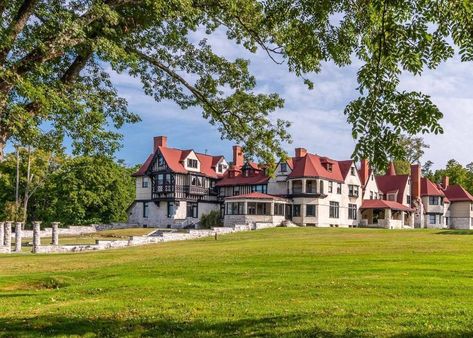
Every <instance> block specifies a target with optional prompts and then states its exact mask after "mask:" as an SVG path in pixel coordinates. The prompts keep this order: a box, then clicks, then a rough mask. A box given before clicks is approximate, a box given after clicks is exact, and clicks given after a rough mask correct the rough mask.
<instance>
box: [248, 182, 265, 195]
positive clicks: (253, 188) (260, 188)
mask: <svg viewBox="0 0 473 338" xmlns="http://www.w3.org/2000/svg"><path fill="white" fill-rule="evenodd" d="M267 191H268V187H267V185H265V184H258V185H253V186H251V192H260V193H263V194H266V193H267Z"/></svg>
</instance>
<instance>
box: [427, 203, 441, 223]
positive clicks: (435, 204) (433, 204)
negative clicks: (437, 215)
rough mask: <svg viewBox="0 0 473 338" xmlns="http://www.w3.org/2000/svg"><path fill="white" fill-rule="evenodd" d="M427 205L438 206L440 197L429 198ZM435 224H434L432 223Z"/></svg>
mask: <svg viewBox="0 0 473 338" xmlns="http://www.w3.org/2000/svg"><path fill="white" fill-rule="evenodd" d="M429 204H430V205H439V204H440V197H438V196H429ZM433 224H435V223H433Z"/></svg>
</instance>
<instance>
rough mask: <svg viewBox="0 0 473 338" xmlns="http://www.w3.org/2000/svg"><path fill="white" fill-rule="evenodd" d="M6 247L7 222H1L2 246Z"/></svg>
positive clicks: (0, 238)
mask: <svg viewBox="0 0 473 338" xmlns="http://www.w3.org/2000/svg"><path fill="white" fill-rule="evenodd" d="M4 245H5V222H0V246H4Z"/></svg>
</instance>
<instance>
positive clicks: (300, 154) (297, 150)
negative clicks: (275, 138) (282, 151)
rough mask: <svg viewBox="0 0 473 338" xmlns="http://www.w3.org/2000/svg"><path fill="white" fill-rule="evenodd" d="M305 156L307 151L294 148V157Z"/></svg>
mask: <svg viewBox="0 0 473 338" xmlns="http://www.w3.org/2000/svg"><path fill="white" fill-rule="evenodd" d="M306 154H307V149H305V148H296V157H304V156H305V155H306Z"/></svg>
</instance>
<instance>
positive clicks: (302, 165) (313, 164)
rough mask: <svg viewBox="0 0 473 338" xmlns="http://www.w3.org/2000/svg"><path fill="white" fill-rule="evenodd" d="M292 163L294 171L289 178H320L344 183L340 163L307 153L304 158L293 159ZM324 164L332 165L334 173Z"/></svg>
mask: <svg viewBox="0 0 473 338" xmlns="http://www.w3.org/2000/svg"><path fill="white" fill-rule="evenodd" d="M292 162H293V169H292V172H291V173H290V174H289V175H288V178H301V177H320V178H325V179H328V180H331V181H337V182H343V181H344V179H343V175H342V173H341V171H340V165H339V162H338V161H335V160H331V159H329V158H326V157H320V156H318V155H314V154H309V153H307V154H306V155H305V156H303V157H293V158H292ZM322 163H326V164H331V165H332V171H328V170H327V169H326V167H325V166H324V165H323V164H322Z"/></svg>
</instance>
